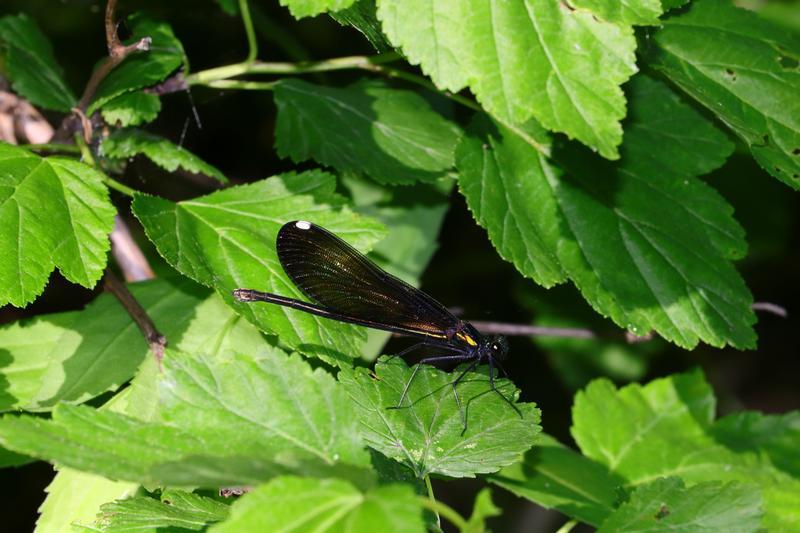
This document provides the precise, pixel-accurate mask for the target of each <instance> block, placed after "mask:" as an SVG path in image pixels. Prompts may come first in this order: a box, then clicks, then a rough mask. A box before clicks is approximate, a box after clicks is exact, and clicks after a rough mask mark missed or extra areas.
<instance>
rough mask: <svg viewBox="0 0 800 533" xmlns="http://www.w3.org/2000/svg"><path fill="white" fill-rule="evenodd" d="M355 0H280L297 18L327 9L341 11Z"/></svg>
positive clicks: (317, 13)
mask: <svg viewBox="0 0 800 533" xmlns="http://www.w3.org/2000/svg"><path fill="white" fill-rule="evenodd" d="M354 1H355V0H280V4H281V5H282V6H286V7H288V8H289V11H290V12H291V14H292V15H293V16H294V17H295V18H302V17H311V16H314V15H319V14H320V13H324V12H326V11H339V10H340V9H344V8H346V7H348V6H350V5H351V4H352V3H353V2H354Z"/></svg>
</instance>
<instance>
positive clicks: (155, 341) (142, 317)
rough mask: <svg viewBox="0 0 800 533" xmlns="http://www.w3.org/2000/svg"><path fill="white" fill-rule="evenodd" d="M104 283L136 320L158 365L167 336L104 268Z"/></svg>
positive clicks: (124, 287)
mask: <svg viewBox="0 0 800 533" xmlns="http://www.w3.org/2000/svg"><path fill="white" fill-rule="evenodd" d="M104 285H105V288H106V290H107V291H108V292H110V293H111V294H113V295H114V296H115V297H116V298H117V300H119V303H121V304H122V307H124V308H125V311H127V312H128V314H129V315H130V317H131V318H132V319H133V321H134V322H136V325H137V326H139V330H141V332H142V334H143V335H144V338H145V340H146V341H147V344H148V346H149V347H150V351H151V352H153V356H154V357H155V358H156V362H157V363H158V365H159V367H160V366H161V360H162V359H163V358H164V349H165V348H166V346H167V338H166V337H164V335H162V334H161V333H160V332H159V331H158V329H157V328H156V325H155V324H154V323H153V320H152V319H151V318H150V316H149V315H148V314H147V311H145V310H144V308H143V307H142V306H141V304H140V303H139V302H138V301H137V300H136V298H134V297H133V295H132V294H131V293H130V291H129V290H128V287H126V286H125V284H124V283H123V282H122V281H120V280H119V278H117V276H115V275H114V273H113V272H111V270H109V269H106V275H105V284H104Z"/></svg>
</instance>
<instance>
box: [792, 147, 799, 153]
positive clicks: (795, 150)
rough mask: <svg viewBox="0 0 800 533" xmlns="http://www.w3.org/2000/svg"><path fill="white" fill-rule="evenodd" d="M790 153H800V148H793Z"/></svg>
mask: <svg viewBox="0 0 800 533" xmlns="http://www.w3.org/2000/svg"><path fill="white" fill-rule="evenodd" d="M792 155H800V148H795V149H794V150H792Z"/></svg>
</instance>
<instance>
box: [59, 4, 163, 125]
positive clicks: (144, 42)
mask: <svg viewBox="0 0 800 533" xmlns="http://www.w3.org/2000/svg"><path fill="white" fill-rule="evenodd" d="M116 7H117V0H108V3H106V15H105V29H106V46H107V47H108V56H107V57H106V58H104V59H103V60H102V61H101V62H100V65H99V66H98V67H97V68H96V69H95V70H94V71H93V72H92V75H91V76H90V77H89V81H88V82H86V87H85V88H84V89H83V94H82V95H81V99H80V100H78V104H77V105H76V106H75V107H76V108H77V109H78V110H80V111H81V112H82V113H84V112H85V111H86V109H87V108H88V107H89V103H90V102H91V101H92V98H94V95H95V93H96V92H97V89H98V87H100V83H101V82H102V81H103V80H104V79H105V78H106V76H108V74H109V73H110V72H111V71H112V70H114V68H115V67H116V66H117V65H119V64H120V63H122V62H123V61H124V60H125V58H127V57H128V56H129V55H131V54H133V53H135V52H144V51H147V50H150V45H151V44H152V42H153V41H152V39H151V38H150V37H142V38H141V39H139V40H138V41H136V42H135V43H131V44H129V45H124V44H122V42H121V41H120V40H119V36H118V35H117V22H116V18H115V15H114V13H115V10H116ZM73 111H74V110H73ZM79 124H80V126H81V128H82V129H83V128H84V124H82V123H80V122H79V117H78V113H77V112H74V113H73V114H72V115H69V116H67V117H66V118H65V119H64V120H63V121H62V122H61V125H60V126H59V128H58V132H56V135H55V139H56V140H63V139H67V138H69V136H70V133H71V132H72V131H73V129H77V128H78V125H79Z"/></svg>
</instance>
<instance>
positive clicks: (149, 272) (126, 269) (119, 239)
mask: <svg viewBox="0 0 800 533" xmlns="http://www.w3.org/2000/svg"><path fill="white" fill-rule="evenodd" d="M111 253H112V254H114V259H115V260H116V261H117V265H119V268H120V270H122V274H123V276H125V281H144V280H147V279H153V278H154V277H156V275H155V274H154V273H153V269H152V268H151V267H150V263H148V262H147V258H146V257H145V256H144V254H143V253H142V250H141V248H139V245H138V244H136V241H134V240H133V236H131V232H130V230H129V229H128V225H127V224H125V221H124V220H122V217H120V216H119V215H117V216H116V218H115V219H114V231H112V232H111Z"/></svg>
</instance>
